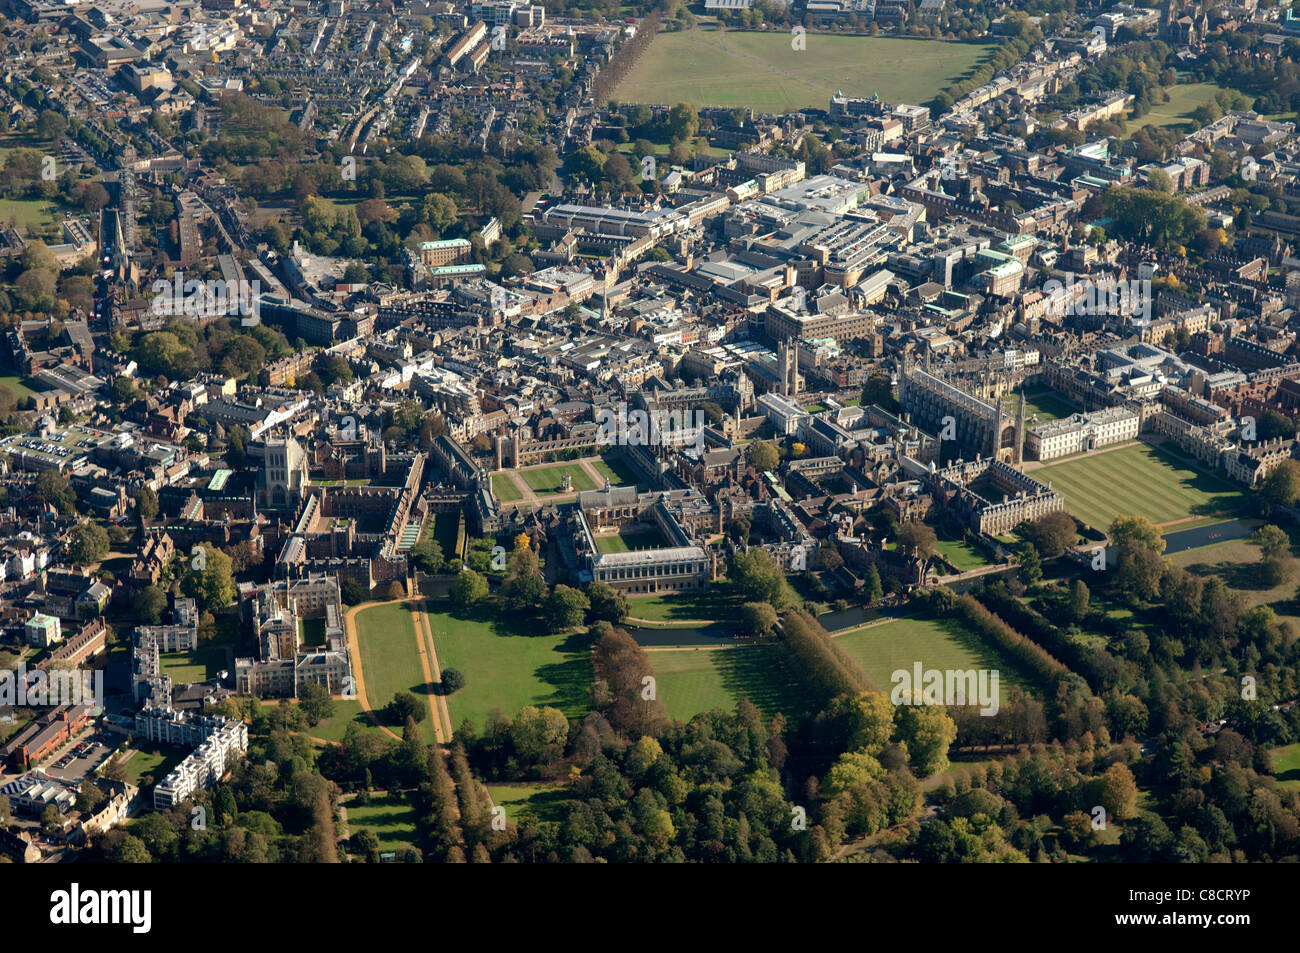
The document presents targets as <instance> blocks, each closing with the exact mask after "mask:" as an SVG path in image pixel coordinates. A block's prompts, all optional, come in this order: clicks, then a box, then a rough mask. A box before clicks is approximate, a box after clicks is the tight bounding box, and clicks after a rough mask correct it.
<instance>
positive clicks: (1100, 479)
mask: <svg viewBox="0 0 1300 953" xmlns="http://www.w3.org/2000/svg"><path fill="white" fill-rule="evenodd" d="M1032 475H1033V476H1034V478H1035V479H1038V480H1043V481H1047V480H1051V481H1052V489H1054V490H1060V491H1061V492H1062V493H1063V494H1065V508H1066V509H1067V510H1069V512H1070V513H1071V515H1073V516H1075V517H1076V518H1078V519H1080V520H1082V521H1083V522H1085V523H1088V524H1089V525H1091V526H1095V527H1096V528H1098V529H1102V530H1104V529H1106V528H1107V527H1108V526H1110V524H1111V521H1112V520H1113V519H1115V517H1116V516H1127V515H1135V516H1145V517H1146V518H1147V519H1149V520H1150V521H1151V522H1153V523H1156V524H1158V525H1172V524H1176V523H1177V524H1189V525H1183V526H1180V528H1183V529H1187V528H1190V523H1191V522H1192V521H1194V520H1200V519H1204V518H1206V517H1225V518H1226V517H1229V516H1235V515H1237V511H1238V509H1239V508H1240V506H1241V503H1242V495H1241V491H1239V490H1236V489H1234V488H1233V487H1231V486H1229V485H1228V484H1227V483H1224V482H1223V481H1222V480H1219V479H1217V478H1216V477H1212V476H1209V475H1208V474H1204V473H1201V472H1200V471H1198V470H1193V469H1192V468H1191V467H1189V466H1187V465H1185V464H1183V463H1181V462H1180V461H1179V460H1178V459H1177V458H1176V457H1173V456H1171V455H1170V454H1168V453H1166V452H1165V451H1163V450H1160V449H1158V448H1156V447H1152V446H1150V445H1148V444H1144V443H1136V444H1133V445H1131V446H1127V447H1121V448H1119V449H1117V450H1103V451H1101V452H1099V453H1092V454H1089V455H1088V456H1086V457H1082V458H1080V459H1077V460H1068V461H1065V462H1064V463H1054V464H1050V465H1049V466H1045V467H1042V468H1040V469H1037V470H1034V471H1033V474H1032Z"/></svg>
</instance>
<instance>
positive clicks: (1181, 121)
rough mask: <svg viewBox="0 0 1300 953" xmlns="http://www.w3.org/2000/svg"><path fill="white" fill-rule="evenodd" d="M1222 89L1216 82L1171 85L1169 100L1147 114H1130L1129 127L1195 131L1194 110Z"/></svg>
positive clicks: (1185, 131) (1132, 128)
mask: <svg viewBox="0 0 1300 953" xmlns="http://www.w3.org/2000/svg"><path fill="white" fill-rule="evenodd" d="M1221 89H1223V87H1222V86H1217V85H1215V84H1214V83H1180V84H1179V85H1177V86H1171V87H1170V88H1169V89H1168V90H1166V92H1168V93H1169V102H1167V103H1158V104H1156V105H1154V106H1152V107H1151V111H1150V112H1148V113H1147V114H1146V115H1145V116H1130V118H1129V121H1128V128H1129V129H1130V130H1131V131H1132V132H1137V131H1138V130H1139V129H1141V128H1142V127H1143V126H1157V127H1160V128H1164V127H1165V126H1178V127H1180V131H1182V132H1184V133H1190V132H1192V131H1193V122H1192V110H1194V109H1196V107H1198V106H1203V105H1204V104H1205V103H1208V102H1209V101H1210V100H1211V99H1213V98H1214V94H1215V93H1217V92H1219V91H1220V90H1221ZM1251 98H1252V99H1253V98H1254V97H1251Z"/></svg>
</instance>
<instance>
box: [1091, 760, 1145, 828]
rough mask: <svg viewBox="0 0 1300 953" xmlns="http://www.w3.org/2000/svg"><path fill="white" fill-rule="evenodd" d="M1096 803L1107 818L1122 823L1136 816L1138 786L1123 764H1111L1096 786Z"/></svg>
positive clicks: (1131, 773)
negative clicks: (1104, 811) (1102, 808)
mask: <svg viewBox="0 0 1300 953" xmlns="http://www.w3.org/2000/svg"><path fill="white" fill-rule="evenodd" d="M1097 801H1098V802H1099V803H1100V804H1101V806H1102V807H1104V808H1105V809H1106V814H1107V815H1108V816H1111V817H1114V818H1116V819H1118V820H1121V821H1124V820H1128V819H1129V818H1131V817H1136V816H1137V804H1138V786H1137V781H1136V780H1134V778H1133V772H1132V771H1130V770H1129V769H1128V767H1127V766H1126V765H1123V764H1112V765H1111V766H1110V767H1109V768H1107V769H1106V771H1105V773H1104V774H1103V775H1102V776H1101V778H1100V780H1099V782H1098V785H1097Z"/></svg>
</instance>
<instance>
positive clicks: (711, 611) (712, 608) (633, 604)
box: [627, 582, 740, 622]
mask: <svg viewBox="0 0 1300 953" xmlns="http://www.w3.org/2000/svg"><path fill="white" fill-rule="evenodd" d="M627 602H628V615H630V616H632V617H633V618H636V619H649V620H650V621H651V622H684V621H688V620H691V621H701V620H702V621H710V622H711V621H714V620H716V619H730V618H734V617H735V615H736V613H737V612H739V611H740V599H739V598H738V597H737V596H736V594H735V593H734V592H733V591H732V589H731V587H730V586H729V585H728V584H727V583H725V582H721V583H714V584H713V585H711V586H709V588H708V589H704V590H701V591H699V592H680V593H672V594H669V595H663V596H629V597H628V600H627Z"/></svg>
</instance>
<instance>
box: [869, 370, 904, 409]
mask: <svg viewBox="0 0 1300 953" xmlns="http://www.w3.org/2000/svg"><path fill="white" fill-rule="evenodd" d="M872 404H875V405H877V406H878V407H881V408H882V409H884V410H887V411H890V412H891V413H892V412H893V411H895V410H897V409H898V399H897V398H895V397H894V385H893V383H891V382H890V379H889V375H888V374H886V373H884V372H883V371H875V372H873V373H872V375H871V376H870V377H868V378H867V382H866V384H864V385H863V387H862V405H863V406H864V407H869V406H870V405H872Z"/></svg>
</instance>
